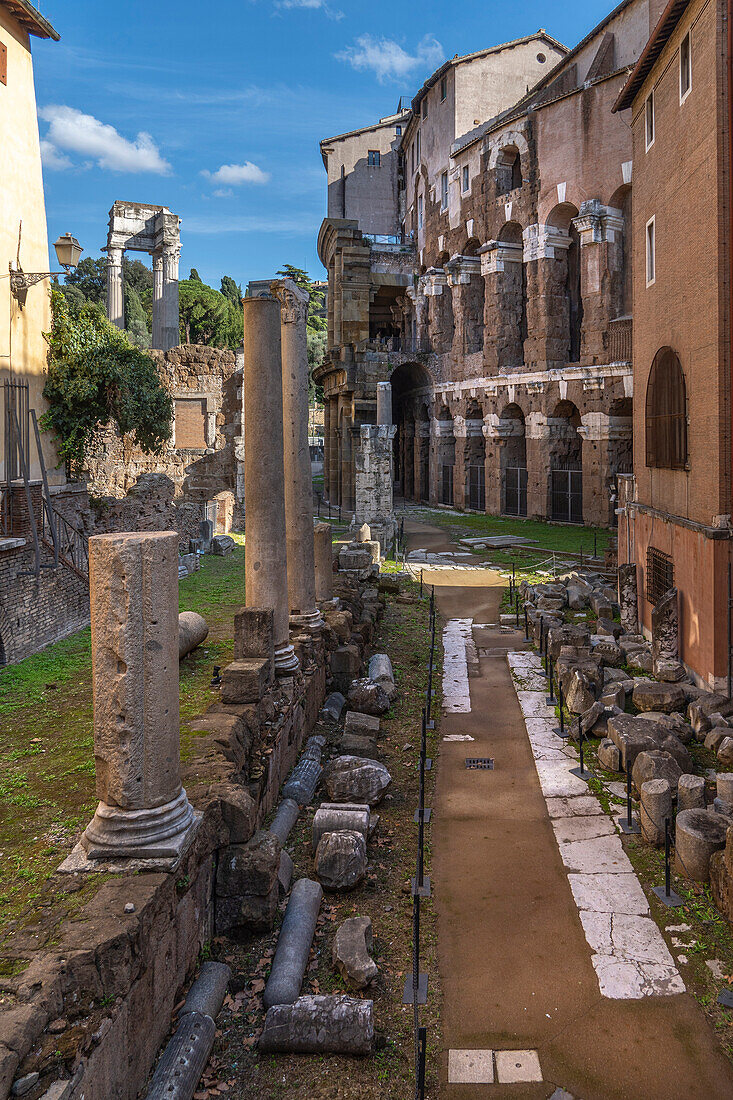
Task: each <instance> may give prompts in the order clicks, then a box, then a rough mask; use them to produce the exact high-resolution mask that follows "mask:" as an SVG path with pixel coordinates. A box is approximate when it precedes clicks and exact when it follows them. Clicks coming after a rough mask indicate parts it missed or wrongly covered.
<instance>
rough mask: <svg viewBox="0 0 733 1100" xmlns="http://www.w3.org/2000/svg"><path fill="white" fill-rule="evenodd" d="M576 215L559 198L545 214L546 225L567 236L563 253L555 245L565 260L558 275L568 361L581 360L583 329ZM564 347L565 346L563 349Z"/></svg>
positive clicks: (558, 258)
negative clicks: (561, 292)
mask: <svg viewBox="0 0 733 1100" xmlns="http://www.w3.org/2000/svg"><path fill="white" fill-rule="evenodd" d="M577 216H578V210H577V207H575V206H573V204H572V203H569V202H562V203H558V205H557V206H555V207H553V209H552V210H551V211H550V213H549V214H548V217H547V225H548V226H551V227H552V228H554V229H558V230H559V231H560V232H561V233H563V234H566V235H567V238H568V243H567V249H566V250H565V254H564V255H563V250H562V249H561V248H559V247H558V248H556V249H555V256H556V259H557V261H558V262H559V263H563V261H564V264H565V270H564V272H563V273H562V275H561V276H560V278H559V279H558V282H559V284H560V286H561V287H562V291H563V297H564V299H565V302H564V308H563V310H562V314H563V334H562V337H561V339H562V345H561V348H562V351H563V352H564V353H565V354H564V355H562V359H564V360H565V362H568V363H577V362H578V361H579V360H580V347H581V338H582V331H583V295H582V287H581V277H580V276H581V264H580V236H579V234H578V231H577V229H576V228H575V225H574V224H573V221H574V219H575V218H577ZM566 349H567V350H566Z"/></svg>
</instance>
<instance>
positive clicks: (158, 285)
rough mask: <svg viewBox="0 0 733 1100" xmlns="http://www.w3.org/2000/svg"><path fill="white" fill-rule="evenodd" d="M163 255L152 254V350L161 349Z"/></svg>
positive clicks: (158, 253) (160, 253) (159, 253)
mask: <svg viewBox="0 0 733 1100" xmlns="http://www.w3.org/2000/svg"><path fill="white" fill-rule="evenodd" d="M163 309H164V305H163V253H162V252H154V253H153V339H152V346H153V347H154V348H162V347H163Z"/></svg>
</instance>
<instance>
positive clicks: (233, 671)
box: [221, 657, 271, 703]
mask: <svg viewBox="0 0 733 1100" xmlns="http://www.w3.org/2000/svg"><path fill="white" fill-rule="evenodd" d="M270 667H271V666H270V663H269V661H268V660H267V659H266V658H264V657H246V658H242V660H240V661H232V663H231V664H229V665H227V666H226V668H224V669H222V673H221V701H222V703H258V702H259V701H260V699H261V698H262V697H263V695H264V694H265V692H266V691H267V689H268V687H269V685H270Z"/></svg>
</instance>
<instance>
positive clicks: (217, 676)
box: [211, 665, 221, 688]
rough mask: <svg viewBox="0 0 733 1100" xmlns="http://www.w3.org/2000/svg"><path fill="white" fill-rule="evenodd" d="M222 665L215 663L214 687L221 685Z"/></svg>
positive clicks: (212, 681) (212, 680)
mask: <svg viewBox="0 0 733 1100" xmlns="http://www.w3.org/2000/svg"><path fill="white" fill-rule="evenodd" d="M220 673H221V665H214V675H213V676H212V677H211V686H212V687H213V688H217V687H221V675H220Z"/></svg>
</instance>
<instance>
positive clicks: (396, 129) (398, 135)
mask: <svg viewBox="0 0 733 1100" xmlns="http://www.w3.org/2000/svg"><path fill="white" fill-rule="evenodd" d="M394 129H395V134H396V135H397V137H402V127H401V126H395V128H394Z"/></svg>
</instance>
